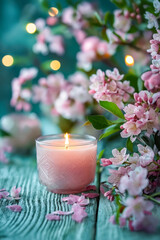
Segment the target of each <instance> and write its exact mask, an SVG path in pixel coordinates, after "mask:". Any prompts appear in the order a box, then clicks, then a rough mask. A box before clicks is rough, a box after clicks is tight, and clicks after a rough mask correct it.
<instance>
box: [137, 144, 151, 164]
mask: <svg viewBox="0 0 160 240" xmlns="http://www.w3.org/2000/svg"><path fill="white" fill-rule="evenodd" d="M137 146H138V151H139V153H140V154H141V155H142V156H140V158H139V160H140V164H141V166H142V167H145V166H147V165H149V164H150V163H151V162H152V161H153V160H154V152H153V150H152V149H151V148H150V147H149V146H145V147H144V146H143V145H141V144H138V145H137Z"/></svg>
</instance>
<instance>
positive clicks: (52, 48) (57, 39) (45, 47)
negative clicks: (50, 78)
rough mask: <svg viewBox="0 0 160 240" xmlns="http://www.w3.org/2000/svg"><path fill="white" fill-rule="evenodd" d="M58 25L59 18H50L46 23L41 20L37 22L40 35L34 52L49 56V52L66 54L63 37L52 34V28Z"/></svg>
mask: <svg viewBox="0 0 160 240" xmlns="http://www.w3.org/2000/svg"><path fill="white" fill-rule="evenodd" d="M56 23H57V18H55V17H49V18H47V20H46V21H45V20H44V19H43V18H39V19H37V20H36V21H35V24H36V28H37V30H38V34H37V36H36V39H37V42H36V43H35V44H34V45H33V52H35V53H41V54H43V55H47V54H48V53H49V52H51V53H56V54H58V55H62V54H63V53H64V42H63V38H62V36H61V35H55V34H53V33H52V31H51V28H50V26H53V25H55V24H56Z"/></svg>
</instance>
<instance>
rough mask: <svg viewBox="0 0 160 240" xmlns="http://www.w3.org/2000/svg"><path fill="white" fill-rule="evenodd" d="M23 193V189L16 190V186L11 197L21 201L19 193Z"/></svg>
mask: <svg viewBox="0 0 160 240" xmlns="http://www.w3.org/2000/svg"><path fill="white" fill-rule="evenodd" d="M20 191H21V187H18V188H16V186H14V187H13V188H12V189H11V197H13V198H15V199H19V198H20V197H19V193H20Z"/></svg>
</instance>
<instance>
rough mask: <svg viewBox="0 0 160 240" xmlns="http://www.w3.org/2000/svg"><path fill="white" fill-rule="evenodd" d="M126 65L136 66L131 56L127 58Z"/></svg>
mask: <svg viewBox="0 0 160 240" xmlns="http://www.w3.org/2000/svg"><path fill="white" fill-rule="evenodd" d="M125 64H126V65H127V66H129V67H131V66H133V65H134V58H133V57H132V56H131V55H126V56H125Z"/></svg>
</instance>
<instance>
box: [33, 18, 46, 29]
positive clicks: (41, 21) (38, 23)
mask: <svg viewBox="0 0 160 240" xmlns="http://www.w3.org/2000/svg"><path fill="white" fill-rule="evenodd" d="M35 24H36V28H37V29H38V30H39V31H41V30H43V29H44V27H45V20H44V19H43V18H38V19H37V20H36V21H35Z"/></svg>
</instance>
